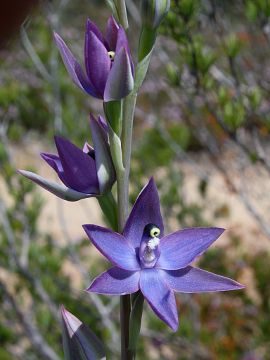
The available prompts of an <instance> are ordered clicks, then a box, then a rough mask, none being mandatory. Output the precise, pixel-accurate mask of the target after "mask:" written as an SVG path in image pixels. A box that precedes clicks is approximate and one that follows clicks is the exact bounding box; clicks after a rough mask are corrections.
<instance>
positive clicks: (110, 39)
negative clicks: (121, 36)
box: [106, 16, 119, 51]
mask: <svg viewBox="0 0 270 360" xmlns="http://www.w3.org/2000/svg"><path fill="white" fill-rule="evenodd" d="M118 29H119V26H118V24H117V22H116V21H115V19H114V17H113V16H110V17H109V19H108V21H107V28H106V41H107V43H108V45H109V48H110V50H112V51H115V49H116V42H117V35H118Z"/></svg>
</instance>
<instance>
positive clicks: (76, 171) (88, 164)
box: [55, 136, 99, 194]
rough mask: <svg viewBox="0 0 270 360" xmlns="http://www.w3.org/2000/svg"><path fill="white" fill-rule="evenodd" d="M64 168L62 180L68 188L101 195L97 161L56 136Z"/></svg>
mask: <svg viewBox="0 0 270 360" xmlns="http://www.w3.org/2000/svg"><path fill="white" fill-rule="evenodd" d="M55 144H56V147H57V150H58V154H59V158H60V160H61V164H62V167H63V171H64V172H63V174H62V177H61V180H62V181H63V182H64V183H65V185H66V186H67V187H70V188H71V189H74V190H77V191H79V192H83V193H89V194H99V185H98V178H97V170H96V164H95V160H94V159H92V158H91V156H89V155H87V154H85V153H84V152H83V151H82V150H81V149H79V148H78V147H77V146H75V145H73V144H72V143H71V142H70V141H68V140H66V139H63V138H61V137H59V136H55Z"/></svg>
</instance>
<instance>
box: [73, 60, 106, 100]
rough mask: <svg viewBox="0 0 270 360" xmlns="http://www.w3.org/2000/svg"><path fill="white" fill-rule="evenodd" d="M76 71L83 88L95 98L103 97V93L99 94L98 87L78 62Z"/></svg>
mask: <svg viewBox="0 0 270 360" xmlns="http://www.w3.org/2000/svg"><path fill="white" fill-rule="evenodd" d="M74 70H75V73H76V75H77V77H78V79H79V81H80V83H81V86H82V88H83V90H84V91H85V92H86V93H87V94H89V95H91V96H94V97H95V98H98V99H102V98H103V97H102V96H101V95H98V93H97V92H96V89H95V88H94V85H93V84H92V83H91V81H90V80H89V79H87V78H86V76H85V73H84V71H83V70H82V68H81V66H80V65H78V64H75V68H74Z"/></svg>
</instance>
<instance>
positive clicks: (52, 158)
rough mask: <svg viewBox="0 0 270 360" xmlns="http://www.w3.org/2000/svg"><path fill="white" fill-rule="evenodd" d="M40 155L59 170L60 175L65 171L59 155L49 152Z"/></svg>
mask: <svg viewBox="0 0 270 360" xmlns="http://www.w3.org/2000/svg"><path fill="white" fill-rule="evenodd" d="M40 156H41V157H42V159H43V160H45V161H46V162H47V163H48V164H49V165H50V167H52V168H53V169H54V170H55V171H56V172H57V174H58V175H59V173H63V167H62V164H61V160H60V159H59V156H57V155H54V154H48V153H40Z"/></svg>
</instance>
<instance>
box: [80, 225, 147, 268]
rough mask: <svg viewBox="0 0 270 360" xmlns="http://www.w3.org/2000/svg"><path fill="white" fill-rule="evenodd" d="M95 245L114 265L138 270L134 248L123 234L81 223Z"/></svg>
mask: <svg viewBox="0 0 270 360" xmlns="http://www.w3.org/2000/svg"><path fill="white" fill-rule="evenodd" d="M83 228H84V230H85V232H86V234H87V236H88V237H89V239H90V240H91V241H92V243H93V244H94V245H95V247H96V248H97V249H98V250H99V251H100V252H101V253H102V254H103V255H104V256H105V257H106V258H107V259H108V260H109V261H110V262H111V263H112V264H114V265H116V266H118V267H120V268H121V269H125V270H134V271H135V270H140V265H139V263H138V260H137V257H136V253H135V249H134V248H133V247H132V246H131V244H130V243H129V242H128V241H127V240H126V239H125V238H124V236H123V235H120V234H118V233H115V232H113V231H111V230H109V229H106V228H103V227H100V226H96V225H83Z"/></svg>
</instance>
